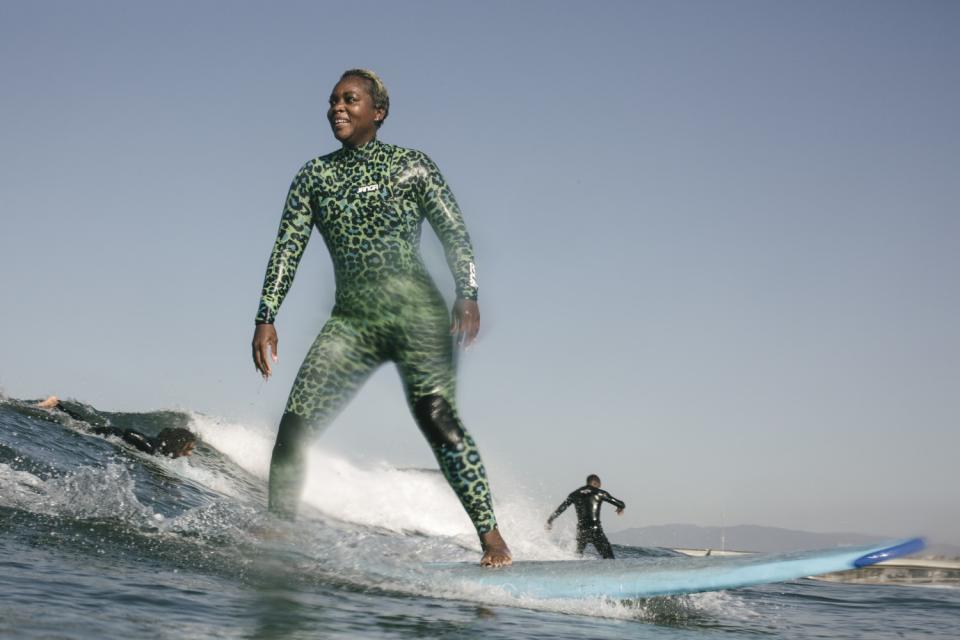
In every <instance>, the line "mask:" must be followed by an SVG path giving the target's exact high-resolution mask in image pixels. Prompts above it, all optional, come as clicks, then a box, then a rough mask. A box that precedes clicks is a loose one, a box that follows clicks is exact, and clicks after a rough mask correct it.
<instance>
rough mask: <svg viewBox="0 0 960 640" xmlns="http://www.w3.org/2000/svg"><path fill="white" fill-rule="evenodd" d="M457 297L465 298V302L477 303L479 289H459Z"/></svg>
mask: <svg viewBox="0 0 960 640" xmlns="http://www.w3.org/2000/svg"><path fill="white" fill-rule="evenodd" d="M457 297H458V298H463V299H464V300H473V301H474V302H476V301H477V289H476V287H470V288H468V289H461V288H459V287H458V288H457Z"/></svg>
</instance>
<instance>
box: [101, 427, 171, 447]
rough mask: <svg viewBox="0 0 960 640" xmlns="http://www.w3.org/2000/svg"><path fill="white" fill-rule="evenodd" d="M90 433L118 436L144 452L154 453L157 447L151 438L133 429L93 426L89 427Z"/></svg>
mask: <svg viewBox="0 0 960 640" xmlns="http://www.w3.org/2000/svg"><path fill="white" fill-rule="evenodd" d="M90 432H91V433H95V434H97V435H98V436H113V437H114V438H120V439H121V440H123V441H124V442H126V443H127V444H131V445H133V446H134V447H136V448H137V449H139V450H140V451H143V452H144V453H156V451H157V448H156V447H155V446H153V442H152V441H151V439H150V438H149V437H147V436H145V435H144V434H142V433H140V432H139V431H134V430H133V429H119V428H117V427H94V428H93V429H90Z"/></svg>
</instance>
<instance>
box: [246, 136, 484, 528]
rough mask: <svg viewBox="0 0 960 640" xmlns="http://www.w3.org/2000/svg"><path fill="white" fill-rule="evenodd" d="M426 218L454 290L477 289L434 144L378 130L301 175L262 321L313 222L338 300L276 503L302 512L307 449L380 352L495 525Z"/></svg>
mask: <svg viewBox="0 0 960 640" xmlns="http://www.w3.org/2000/svg"><path fill="white" fill-rule="evenodd" d="M424 218H426V219H427V221H428V222H429V223H430V225H431V226H432V227H433V229H434V230H435V231H436V232H437V235H438V236H439V237H440V240H441V241H442V243H443V246H444V248H445V251H446V256H447V262H448V264H449V266H450V269H451V271H452V272H453V275H454V280H455V282H456V288H457V295H458V297H461V298H467V299H474V300H475V299H476V297H477V282H476V271H475V267H474V259H473V249H472V247H471V245H470V238H469V236H468V234H467V230H466V227H465V225H464V223H463V219H462V217H461V215H460V210H459V208H458V207H457V203H456V201H455V200H454V198H453V193H452V192H451V191H450V189H449V188H448V187H447V185H446V183H445V182H444V180H443V177H442V176H441V175H440V171H439V170H438V169H437V166H436V165H435V164H434V163H433V161H432V160H430V158H428V157H427V156H426V154H424V153H422V152H420V151H415V150H412V149H404V148H402V147H397V146H394V145H390V144H384V143H382V142H379V141H377V140H373V141H371V142H369V143H367V144H365V145H362V146H360V147H357V148H349V147H344V148H342V149H340V150H338V151H335V152H333V153H331V154H329V155H325V156H322V157H319V158H316V159H314V160H311V161H310V162H308V163H307V164H306V165H304V167H303V168H302V169H301V170H300V171H299V173H297V176H296V177H295V178H294V181H293V184H292V185H291V187H290V192H289V194H288V195H287V201H286V207H285V208H284V212H283V217H282V219H281V222H280V230H279V233H278V235H277V241H276V244H275V245H274V248H273V253H272V254H271V256H270V262H269V264H268V265H267V274H266V278H265V279H264V285H263V295H262V297H261V300H260V307H259V310H258V312H257V322H258V323H272V322H273V321H274V318H275V317H276V315H277V311H278V309H279V307H280V304H281V302H282V301H283V298H284V296H285V295H286V293H287V291H288V289H289V288H290V285H291V283H292V282H293V277H294V274H295V272H296V269H297V265H298V263H299V262H300V258H301V256H302V255H303V252H304V249H305V248H306V246H307V241H308V240H309V238H310V234H311V231H312V230H313V227H314V226H316V227H317V229H318V230H319V231H320V234H321V235H322V236H323V238H324V240H325V241H326V244H327V248H328V249H329V250H330V255H331V256H332V258H333V267H334V273H335V276H336V284H337V290H336V303H335V305H334V308H333V312H332V314H331V316H330V319H329V320H328V321H327V323H326V324H325V325H324V327H323V330H322V331H321V332H320V335H318V336H317V339H316V340H315V341H314V343H313V346H311V347H310V350H309V351H308V352H307V355H306V358H305V359H304V361H303V365H302V366H301V367H300V371H299V373H298V374H297V378H296V381H295V382H294V384H293V388H292V389H291V391H290V397H289V400H288V401H287V406H286V410H285V411H284V416H283V419H282V420H281V422H280V430H279V432H278V434H277V442H276V444H275V445H274V450H273V458H272V460H271V465H270V509H271V511H274V512H276V513H279V514H281V515H284V516H287V517H293V516H294V515H295V514H296V508H297V503H298V501H299V496H300V490H301V487H302V482H303V476H304V470H305V469H304V467H305V457H304V456H305V451H304V450H305V448H306V444H307V443H308V441H309V439H310V438H311V436H313V435H315V434H316V433H317V432H318V431H319V430H321V429H322V428H324V427H325V426H327V425H328V424H329V423H330V422H331V421H332V420H333V418H334V417H335V416H336V414H337V413H339V411H340V410H341V409H342V408H343V407H344V405H345V404H346V403H347V401H349V399H350V398H351V397H352V396H353V395H354V393H355V392H356V391H357V390H358V389H359V387H360V386H361V385H362V384H363V382H364V381H365V380H366V379H367V378H368V377H369V376H370V374H371V373H373V371H374V370H375V369H376V368H377V367H378V366H379V365H380V364H382V363H383V362H385V361H388V360H391V361H393V362H395V363H396V365H397V369H398V371H399V373H400V377H401V379H402V380H403V385H404V389H405V391H406V396H407V402H408V403H409V405H410V408H411V411H412V412H413V415H414V418H415V419H416V421H417V424H418V425H419V426H420V429H421V431H422V432H423V433H424V435H425V436H426V438H427V440H428V441H429V443H430V446H431V447H432V448H433V451H434V454H435V455H436V458H437V461H438V462H439V463H440V468H441V470H442V471H443V474H444V476H445V477H446V478H447V481H448V482H449V483H450V486H451V487H452V488H453V490H454V491H455V492H456V494H457V496H458V497H459V499H460V502H461V503H462V504H463V506H464V508H465V509H466V511H467V514H468V515H469V516H470V519H471V520H472V521H473V524H474V526H475V527H476V529H477V532H478V533H479V534H481V535H482V534H484V533H486V532H488V531H491V530H492V529H493V528H494V527H496V519H495V518H494V515H493V507H492V500H491V495H490V487H489V484H488V483H487V478H486V472H485V470H484V467H483V463H482V461H481V460H480V453H479V451H478V450H477V446H476V444H475V443H474V441H473V439H472V438H471V437H470V435H469V434H467V432H466V431H465V429H464V428H463V425H462V424H461V422H460V419H459V417H458V416H457V412H456V404H455V371H454V365H453V346H452V341H451V337H450V332H449V326H450V324H449V322H450V319H449V316H448V313H447V309H446V304H445V303H444V300H443V297H442V296H441V295H440V293H439V291H438V290H437V288H436V286H435V285H434V283H433V281H432V280H431V278H430V276H429V274H428V273H427V270H426V268H425V266H424V264H423V262H422V260H421V257H420V251H419V245H420V231H421V226H422V223H423V220H424Z"/></svg>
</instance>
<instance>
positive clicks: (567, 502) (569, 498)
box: [547, 493, 573, 524]
mask: <svg viewBox="0 0 960 640" xmlns="http://www.w3.org/2000/svg"><path fill="white" fill-rule="evenodd" d="M572 504H573V494H572V493H571V494H570V495H569V496H567V499H566V500H564V501H563V502H561V503H560V506H559V507H557V510H556V511H554V512H553V513H551V514H550V517H549V518H547V524H550V523H551V522H553V521H554V520H556V519H557V517H558V516H559V515H560V514H561V513H563V512H564V511H566V510H567V507H569V506H570V505H572Z"/></svg>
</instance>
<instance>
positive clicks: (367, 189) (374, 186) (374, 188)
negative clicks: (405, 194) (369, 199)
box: [357, 183, 380, 193]
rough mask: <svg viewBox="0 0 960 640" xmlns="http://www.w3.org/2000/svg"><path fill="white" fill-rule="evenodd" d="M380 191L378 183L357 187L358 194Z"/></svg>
mask: <svg viewBox="0 0 960 640" xmlns="http://www.w3.org/2000/svg"><path fill="white" fill-rule="evenodd" d="M379 189H380V185H378V184H377V183H373V184H368V185H364V186H362V187H357V193H370V192H371V191H377V190H379Z"/></svg>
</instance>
